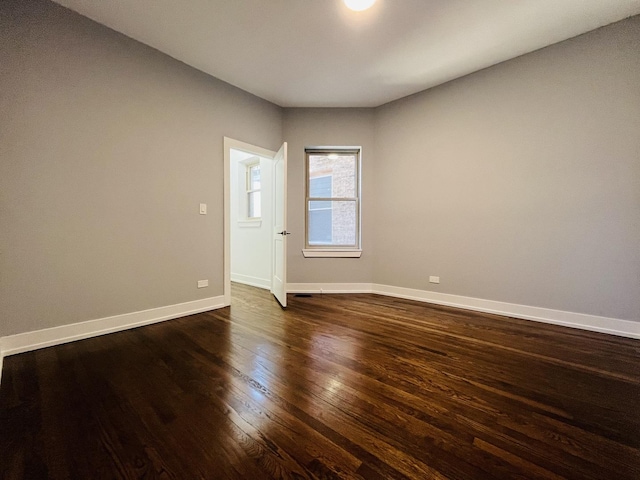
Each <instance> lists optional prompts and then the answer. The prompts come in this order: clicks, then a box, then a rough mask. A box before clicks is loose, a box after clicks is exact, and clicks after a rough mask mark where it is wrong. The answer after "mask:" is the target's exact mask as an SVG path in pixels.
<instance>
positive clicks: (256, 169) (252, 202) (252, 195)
mask: <svg viewBox="0 0 640 480" xmlns="http://www.w3.org/2000/svg"><path fill="white" fill-rule="evenodd" d="M260 187H261V183H260V163H253V164H251V165H247V218H248V219H250V220H255V219H259V218H260V217H261V216H262V201H261V200H262V198H261V194H260Z"/></svg>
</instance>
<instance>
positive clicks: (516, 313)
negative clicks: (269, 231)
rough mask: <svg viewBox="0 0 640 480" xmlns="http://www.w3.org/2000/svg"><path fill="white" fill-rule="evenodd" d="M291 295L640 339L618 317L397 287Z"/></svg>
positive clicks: (639, 330) (300, 287)
mask: <svg viewBox="0 0 640 480" xmlns="http://www.w3.org/2000/svg"><path fill="white" fill-rule="evenodd" d="M287 291H288V292H289V293H376V294H378V295H386V296H388V297H397V298H406V299H408V300H416V301H419V302H426V303H433V304H437V305H445V306H449V307H456V308H463V309H465V310H473V311H477V312H485V313H494V314H497V315H504V316H506V317H514V318H522V319H524V320H533V321H536V322H543V323H551V324H554V325H562V326H565V327H573V328H579V329H582V330H590V331H593V332H600V333H608V334H610V335H618V336H621V337H628V338H638V339H640V322H634V321H631V320H622V319H618V318H609V317H599V316H596V315H586V314H583V313H575V312H567V311H564V310H553V309H549V308H542V307H531V306H528V305H518V304H515V303H506V302H497V301H494V300H483V299H480V298H473V297H464V296H460V295H450V294H446V293H438V292H430V291H427V290H416V289H413V288H404V287H393V286H390V285H380V284H376V283H374V284H371V283H290V284H287Z"/></svg>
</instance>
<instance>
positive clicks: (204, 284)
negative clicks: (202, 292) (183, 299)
mask: <svg viewBox="0 0 640 480" xmlns="http://www.w3.org/2000/svg"><path fill="white" fill-rule="evenodd" d="M208 286H209V280H198V288H204V287H208Z"/></svg>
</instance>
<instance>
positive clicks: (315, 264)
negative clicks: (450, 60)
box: [283, 108, 377, 283]
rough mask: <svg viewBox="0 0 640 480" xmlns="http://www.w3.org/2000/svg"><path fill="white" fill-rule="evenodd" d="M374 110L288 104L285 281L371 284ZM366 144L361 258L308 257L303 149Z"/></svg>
mask: <svg viewBox="0 0 640 480" xmlns="http://www.w3.org/2000/svg"><path fill="white" fill-rule="evenodd" d="M374 115H375V110H374V109H366V108H344V109H342V108H326V109H323V108H287V109H285V111H284V121H283V135H284V139H285V141H286V142H287V143H288V147H289V149H288V160H289V163H288V184H287V186H288V195H289V196H288V202H287V209H288V212H287V213H288V227H287V230H289V231H290V232H292V234H291V235H290V236H289V237H288V239H287V241H288V252H287V275H288V278H287V281H288V282H291V283H296V282H301V283H305V282H306V283H309V282H311V283H324V282H327V283H333V282H337V283H359V282H371V278H372V275H373V258H374V235H373V232H374V230H373V224H374V222H375V221H377V220H376V219H375V212H374V210H373V205H374V196H375V195H376V194H377V193H376V192H375V190H374V172H375V154H374V151H375V148H374ZM327 145H335V146H361V147H362V257H361V258H304V257H303V256H302V249H303V248H304V238H305V230H304V229H305V210H304V209H305V170H304V164H305V155H304V149H305V147H310V146H327Z"/></svg>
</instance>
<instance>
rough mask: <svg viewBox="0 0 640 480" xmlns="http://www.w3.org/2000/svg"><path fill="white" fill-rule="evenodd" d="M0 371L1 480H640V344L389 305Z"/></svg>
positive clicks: (146, 339) (175, 337) (52, 355)
mask: <svg viewBox="0 0 640 480" xmlns="http://www.w3.org/2000/svg"><path fill="white" fill-rule="evenodd" d="M232 293H233V302H232V303H233V304H232V307H231V308H225V309H220V310H216V311H212V312H207V313H203V314H198V315H193V316H190V317H185V318H182V319H176V320H172V321H168V322H164V323H161V324H156V325H151V326H148V327H143V328H138V329H134V330H130V331H126V332H120V333H116V334H111V335H105V336H102V337H98V338H94V339H89V340H84V341H80V342H74V343H70V344H66V345H60V346H57V347H52V348H47V349H43V350H38V351H34V352H29V353H25V354H21V355H16V356H12V357H8V358H5V360H4V371H3V381H2V388H1V389H0V453H1V455H0V476H1V477H2V478H3V479H5V478H6V479H23V478H38V479H40V478H52V479H58V478H60V479H62V478H92V479H100V478H105V479H106V478H124V479H129V478H131V479H133V478H159V479H186V478H189V479H192V478H196V479H197V478H207V479H209V478H220V479H227V478H228V479H245V478H246V479H270V478H292V479H315V478H322V479H363V478H364V479H390V478H397V479H407V478H420V479H423V478H429V479H452V480H453V479H455V480H459V479H485V478H486V479H491V478H494V479H502V478H520V479H560V478H567V479H573V478H575V479H578V478H580V479H594V480H595V479H598V480H599V479H608V478H611V479H623V480H624V479H637V478H640V416H639V415H638V413H637V405H639V404H640V341H637V340H632V339H626V338H620V337H614V336H609V335H602V334H597V333H592V332H585V331H580V330H575V329H568V328H563V327H558V326H554V325H545V324H541V323H533V322H528V321H525V320H518V319H512V318H506V317H501V316H497V315H489V314H481V313H477V312H469V311H464V310H459V309H454V308H449V307H442V306H436V305H427V304H423V303H418V302H413V301H409V300H402V299H394V298H387V297H382V296H378V295H365V294H357V295H312V296H310V297H296V296H293V295H291V296H290V298H289V308H288V309H287V310H282V309H281V308H280V307H279V305H278V304H277V303H276V302H275V301H274V300H273V299H272V297H271V295H270V294H269V293H268V292H266V291H264V290H259V289H255V288H251V287H247V286H243V285H236V284H234V286H233V292H232Z"/></svg>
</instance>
